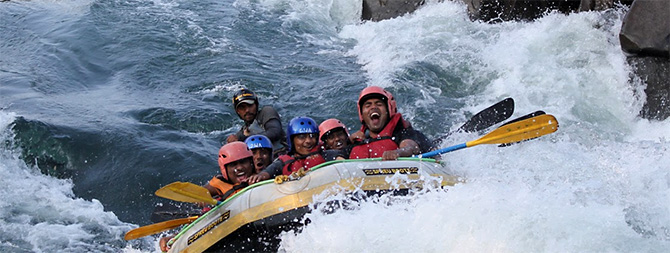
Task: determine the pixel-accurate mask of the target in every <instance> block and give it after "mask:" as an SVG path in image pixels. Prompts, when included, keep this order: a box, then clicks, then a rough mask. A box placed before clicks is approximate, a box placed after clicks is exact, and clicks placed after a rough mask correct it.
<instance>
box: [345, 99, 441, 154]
mask: <svg viewBox="0 0 670 253" xmlns="http://www.w3.org/2000/svg"><path fill="white" fill-rule="evenodd" d="M358 118H359V119H360V121H361V124H362V126H361V130H359V131H357V132H356V133H354V134H352V135H351V136H350V139H351V140H352V141H353V142H354V144H353V145H352V149H351V153H350V154H349V159H362V158H375V157H381V158H382V160H395V159H398V157H407V156H412V155H418V154H421V153H425V152H428V151H429V150H430V148H431V144H430V141H429V140H428V138H426V136H425V135H423V134H422V133H421V132H419V131H417V130H415V129H414V128H412V125H411V124H410V123H409V122H408V121H406V120H404V119H403V118H402V115H401V114H400V113H398V109H397V105H396V101H395V99H394V98H393V95H392V94H391V93H390V92H388V91H386V90H385V89H383V88H381V87H378V86H370V87H367V88H365V89H363V90H362V91H361V94H360V95H359V96H358Z"/></svg>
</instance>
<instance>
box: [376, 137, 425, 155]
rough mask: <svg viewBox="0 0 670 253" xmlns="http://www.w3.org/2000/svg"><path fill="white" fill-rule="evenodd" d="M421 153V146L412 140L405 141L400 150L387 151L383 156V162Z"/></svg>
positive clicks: (399, 147) (401, 143) (402, 142)
mask: <svg viewBox="0 0 670 253" xmlns="http://www.w3.org/2000/svg"><path fill="white" fill-rule="evenodd" d="M420 153H421V149H420V148H419V144H417V143H416V142H415V141H414V140H412V139H404V140H402V141H401V142H400V145H399V146H398V149H396V150H387V151H384V154H382V160H397V159H398V157H410V156H412V155H418V154H420Z"/></svg>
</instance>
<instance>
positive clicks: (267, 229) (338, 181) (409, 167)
mask: <svg viewBox="0 0 670 253" xmlns="http://www.w3.org/2000/svg"><path fill="white" fill-rule="evenodd" d="M397 174H403V175H402V176H396V177H393V178H391V177H392V176H394V175H397ZM428 175H430V176H431V177H428ZM426 178H431V179H432V180H425V179H426ZM436 178H437V179H436ZM275 181H276V180H275ZM457 182H459V178H458V177H456V176H453V175H452V173H451V172H450V171H449V170H448V169H447V168H445V167H444V165H443V164H441V163H440V162H438V161H436V160H433V159H419V158H401V159H400V160H397V161H381V160H379V159H362V160H342V161H332V162H327V163H324V164H321V165H320V166H317V167H314V168H312V169H311V170H310V171H309V172H308V173H305V175H303V176H301V177H298V178H293V179H289V180H288V181H286V182H281V183H277V182H272V181H270V180H268V181H266V182H261V183H257V184H254V185H252V186H249V187H247V188H245V189H244V190H242V191H240V192H238V193H237V194H235V195H234V196H233V197H231V198H228V199H227V200H226V201H224V202H221V203H220V204H218V205H217V206H216V207H214V208H213V209H212V210H210V211H209V212H207V213H205V214H204V215H202V216H201V217H199V218H198V219H197V220H195V221H194V222H192V223H191V224H189V225H187V226H185V227H184V228H182V229H181V231H180V232H179V233H178V234H177V236H176V237H175V238H174V239H173V242H174V243H173V244H172V247H171V249H170V252H204V251H207V252H212V251H226V252H231V251H233V252H234V251H238V252H239V251H244V252H248V251H276V250H277V247H278V245H279V241H278V239H277V235H278V234H279V233H281V232H282V231H288V230H290V229H296V228H299V227H301V226H303V225H305V224H302V222H301V220H302V219H301V217H302V216H303V215H304V214H305V213H307V212H309V210H310V205H314V204H317V203H314V198H315V197H316V196H327V195H328V194H335V193H337V192H338V191H352V192H353V191H358V192H360V191H363V192H365V193H367V194H368V195H372V194H379V193H380V192H389V191H392V192H394V193H397V194H403V192H407V190H408V189H411V188H421V187H424V186H425V185H426V184H433V186H437V187H439V186H451V185H454V184H455V183H457Z"/></svg>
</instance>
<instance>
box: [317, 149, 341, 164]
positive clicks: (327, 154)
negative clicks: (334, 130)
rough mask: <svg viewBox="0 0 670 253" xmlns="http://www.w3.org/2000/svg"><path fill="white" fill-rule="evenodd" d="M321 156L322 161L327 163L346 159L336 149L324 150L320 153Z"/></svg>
mask: <svg viewBox="0 0 670 253" xmlns="http://www.w3.org/2000/svg"><path fill="white" fill-rule="evenodd" d="M321 156H323V159H324V160H326V162H328V161H332V160H338V158H340V159H339V160H342V159H346V156H345V154H344V152H343V151H342V150H336V149H329V150H324V151H322V153H321Z"/></svg>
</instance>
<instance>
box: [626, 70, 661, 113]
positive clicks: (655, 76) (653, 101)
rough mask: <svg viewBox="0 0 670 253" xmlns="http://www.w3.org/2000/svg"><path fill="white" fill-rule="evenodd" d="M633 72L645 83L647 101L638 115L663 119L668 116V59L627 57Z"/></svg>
mask: <svg viewBox="0 0 670 253" xmlns="http://www.w3.org/2000/svg"><path fill="white" fill-rule="evenodd" d="M628 63H629V64H630V65H631V66H633V69H634V72H635V74H636V75H637V76H639V77H640V78H641V79H642V81H644V82H645V83H646V84H647V88H646V89H645V93H646V94H647V101H646V103H645V104H644V106H643V107H642V111H641V112H640V116H641V117H643V118H646V119H654V120H664V119H667V118H668V117H670V59H668V58H663V57H629V58H628Z"/></svg>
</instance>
